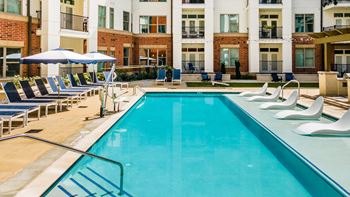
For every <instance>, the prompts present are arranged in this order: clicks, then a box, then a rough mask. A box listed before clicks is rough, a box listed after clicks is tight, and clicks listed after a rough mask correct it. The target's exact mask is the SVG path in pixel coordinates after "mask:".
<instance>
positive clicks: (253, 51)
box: [248, 0, 260, 73]
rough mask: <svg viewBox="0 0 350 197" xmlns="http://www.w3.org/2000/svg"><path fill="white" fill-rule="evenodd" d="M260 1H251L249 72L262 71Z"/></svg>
mask: <svg viewBox="0 0 350 197" xmlns="http://www.w3.org/2000/svg"><path fill="white" fill-rule="evenodd" d="M258 6H259V1H258V0H253V1H249V10H248V27H249V43H248V44H249V53H248V54H249V72H250V73H259V72H260V46H259V7H258Z"/></svg>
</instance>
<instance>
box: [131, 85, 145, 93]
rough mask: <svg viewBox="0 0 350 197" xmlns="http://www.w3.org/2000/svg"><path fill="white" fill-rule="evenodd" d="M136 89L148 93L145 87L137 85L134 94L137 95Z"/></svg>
mask: <svg viewBox="0 0 350 197" xmlns="http://www.w3.org/2000/svg"><path fill="white" fill-rule="evenodd" d="M136 90H140V91H141V92H142V93H143V94H146V93H147V92H146V90H144V89H143V88H141V87H140V86H138V85H137V86H135V87H134V90H133V94H134V95H136Z"/></svg>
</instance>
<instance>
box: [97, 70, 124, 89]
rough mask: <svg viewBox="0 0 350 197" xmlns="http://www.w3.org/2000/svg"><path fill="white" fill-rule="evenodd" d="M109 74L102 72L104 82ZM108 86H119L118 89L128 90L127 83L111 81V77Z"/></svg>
mask: <svg viewBox="0 0 350 197" xmlns="http://www.w3.org/2000/svg"><path fill="white" fill-rule="evenodd" d="M110 73H111V72H110V71H104V72H103V76H104V77H105V82H106V80H107V78H108V76H109V74H110ZM108 84H109V85H111V86H120V88H124V87H126V88H129V83H127V82H117V81H113V77H112V78H111V79H110V81H109V82H108Z"/></svg>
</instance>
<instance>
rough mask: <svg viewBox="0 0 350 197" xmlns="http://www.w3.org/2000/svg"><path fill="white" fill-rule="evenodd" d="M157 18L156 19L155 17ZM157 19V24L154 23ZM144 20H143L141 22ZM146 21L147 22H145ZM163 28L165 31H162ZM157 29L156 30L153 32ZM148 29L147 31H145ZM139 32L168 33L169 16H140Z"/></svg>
mask: <svg viewBox="0 0 350 197" xmlns="http://www.w3.org/2000/svg"><path fill="white" fill-rule="evenodd" d="M153 18H155V19H153ZM160 19H163V20H164V21H165V23H160ZM153 20H156V21H155V22H156V23H155V24H154V23H152V21H153ZM141 21H142V22H141ZM143 22H145V23H143ZM161 28H163V31H160V30H161ZM153 29H155V30H156V32H152V30H153ZM144 30H146V31H144ZM139 32H140V34H166V33H167V17H166V16H144V15H142V16H140V18H139Z"/></svg>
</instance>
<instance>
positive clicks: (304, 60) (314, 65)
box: [294, 48, 316, 69]
mask: <svg viewBox="0 0 350 197" xmlns="http://www.w3.org/2000/svg"><path fill="white" fill-rule="evenodd" d="M297 50H302V51H303V53H302V54H303V65H297V62H298V61H297V58H298V56H297ZM307 50H313V53H312V54H313V66H306V61H307V57H306V51H307ZM294 53H295V57H294V67H295V68H299V69H303V68H315V67H316V50H315V48H295V51H294Z"/></svg>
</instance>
